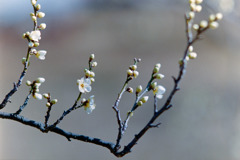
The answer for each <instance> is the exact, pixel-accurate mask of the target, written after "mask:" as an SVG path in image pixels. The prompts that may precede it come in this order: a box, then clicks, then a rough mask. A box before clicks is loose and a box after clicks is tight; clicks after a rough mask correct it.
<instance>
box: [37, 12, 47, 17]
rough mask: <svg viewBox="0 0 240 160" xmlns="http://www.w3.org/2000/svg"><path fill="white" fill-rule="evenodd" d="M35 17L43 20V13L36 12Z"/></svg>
mask: <svg viewBox="0 0 240 160" xmlns="http://www.w3.org/2000/svg"><path fill="white" fill-rule="evenodd" d="M37 17H38V18H43V17H45V13H43V12H37Z"/></svg>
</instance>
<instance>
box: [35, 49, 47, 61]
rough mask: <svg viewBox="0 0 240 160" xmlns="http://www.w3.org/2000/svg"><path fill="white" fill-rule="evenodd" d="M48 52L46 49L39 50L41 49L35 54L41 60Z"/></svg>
mask: <svg viewBox="0 0 240 160" xmlns="http://www.w3.org/2000/svg"><path fill="white" fill-rule="evenodd" d="M46 54H47V51H45V50H39V51H37V53H36V54H35V56H36V57H37V58H38V59H40V60H44V59H45V55H46Z"/></svg>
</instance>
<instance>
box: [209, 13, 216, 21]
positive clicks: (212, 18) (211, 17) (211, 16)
mask: <svg viewBox="0 0 240 160" xmlns="http://www.w3.org/2000/svg"><path fill="white" fill-rule="evenodd" d="M215 19H216V16H215V15H214V14H211V15H210V16H209V21H210V22H212V21H215Z"/></svg>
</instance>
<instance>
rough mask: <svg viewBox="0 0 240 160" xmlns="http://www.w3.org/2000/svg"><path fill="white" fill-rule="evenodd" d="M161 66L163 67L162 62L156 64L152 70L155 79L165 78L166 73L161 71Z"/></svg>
mask: <svg viewBox="0 0 240 160" xmlns="http://www.w3.org/2000/svg"><path fill="white" fill-rule="evenodd" d="M160 68H161V64H160V63H157V64H156V65H155V66H154V68H153V72H152V75H153V78H154V79H163V78H164V75H163V74H161V73H159V70H160Z"/></svg>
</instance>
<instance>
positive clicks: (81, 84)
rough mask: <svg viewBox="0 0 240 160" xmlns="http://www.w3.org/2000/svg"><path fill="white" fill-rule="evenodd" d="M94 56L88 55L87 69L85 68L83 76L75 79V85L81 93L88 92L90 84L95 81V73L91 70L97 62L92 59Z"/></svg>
mask: <svg viewBox="0 0 240 160" xmlns="http://www.w3.org/2000/svg"><path fill="white" fill-rule="evenodd" d="M94 58H95V55H94V54H91V55H90V57H89V69H85V70H84V72H85V76H84V77H82V78H81V79H78V80H77V85H78V88H79V91H80V92H81V93H86V92H90V91H91V90H92V87H91V84H92V83H93V82H95V79H94V77H95V73H94V72H93V71H92V69H93V68H94V67H96V66H97V62H96V61H93V60H94Z"/></svg>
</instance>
